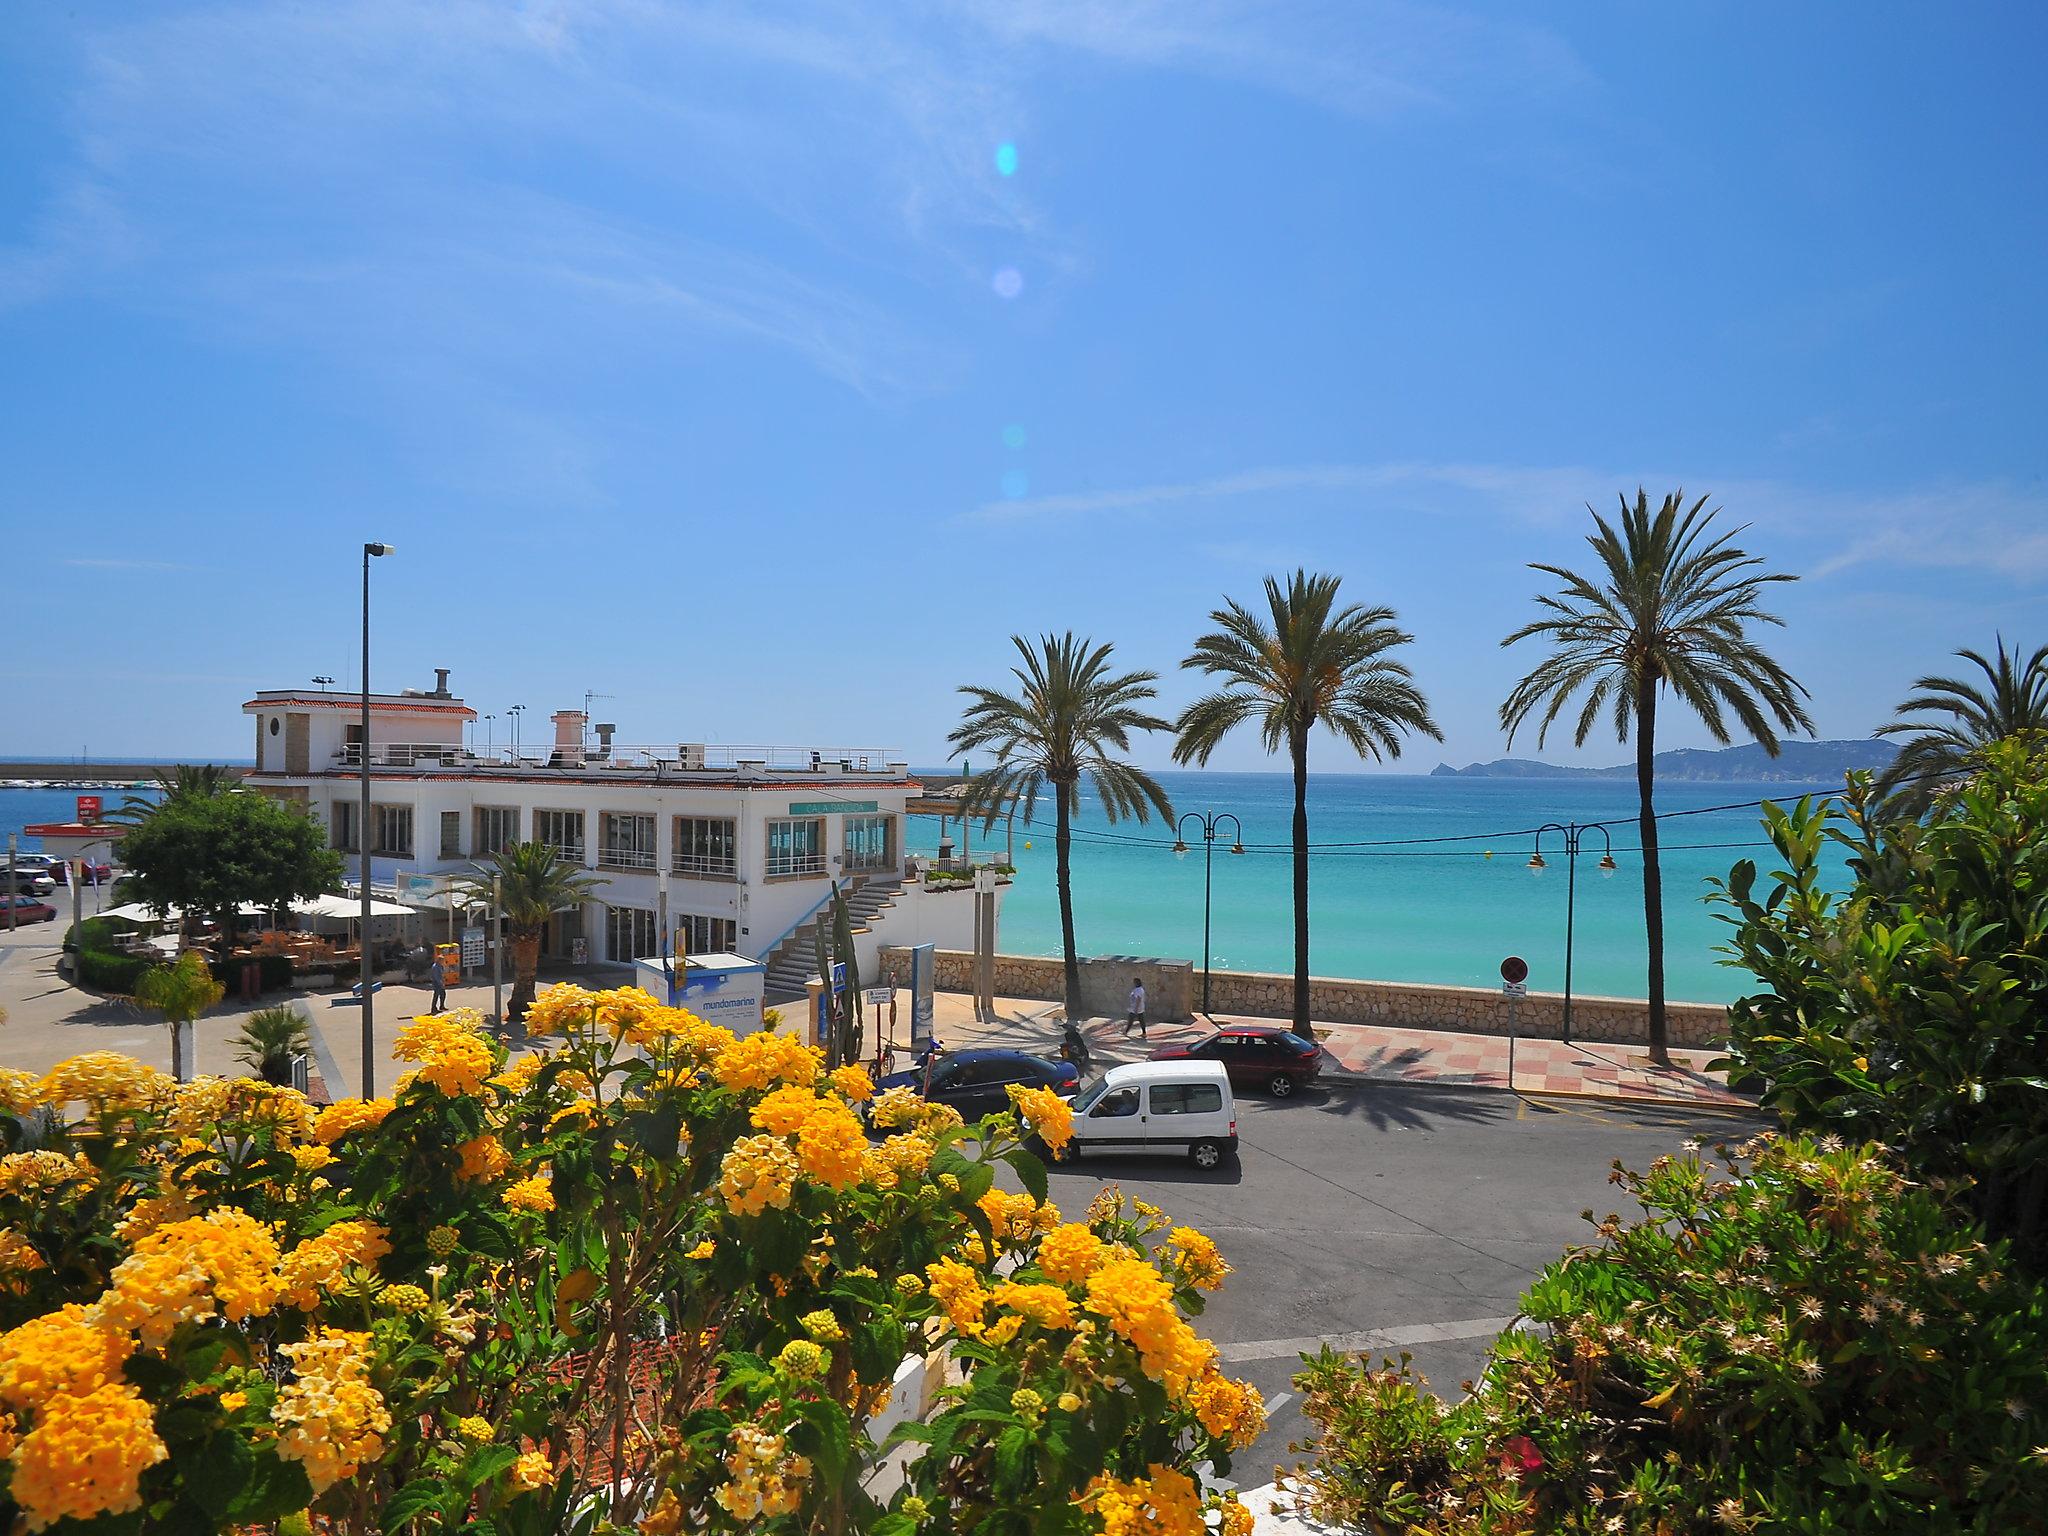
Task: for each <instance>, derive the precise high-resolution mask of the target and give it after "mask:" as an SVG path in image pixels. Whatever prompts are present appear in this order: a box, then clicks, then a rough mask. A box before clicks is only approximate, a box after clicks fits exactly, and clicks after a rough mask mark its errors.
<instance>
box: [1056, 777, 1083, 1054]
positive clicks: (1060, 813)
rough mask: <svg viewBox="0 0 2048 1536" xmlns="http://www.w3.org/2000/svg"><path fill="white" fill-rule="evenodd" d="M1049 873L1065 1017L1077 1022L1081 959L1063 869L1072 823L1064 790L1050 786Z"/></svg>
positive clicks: (1067, 873)
mask: <svg viewBox="0 0 2048 1536" xmlns="http://www.w3.org/2000/svg"><path fill="white" fill-rule="evenodd" d="M1053 803H1054V810H1053V839H1052V847H1053V869H1054V872H1055V879H1054V884H1056V885H1057V886H1058V887H1059V893H1060V944H1061V952H1062V953H1063V954H1064V955H1065V956H1066V960H1067V1017H1068V1018H1070V1019H1073V1020H1075V1021H1076V1022H1079V1020H1080V1018H1081V957H1080V955H1079V954H1078V953H1076V952H1075V949H1074V882H1073V874H1072V871H1071V870H1069V869H1068V867H1067V860H1068V857H1069V855H1070V854H1071V853H1072V852H1073V847H1074V828H1073V822H1072V820H1071V818H1070V817H1069V815H1068V811H1067V786H1066V785H1064V784H1055V785H1053Z"/></svg>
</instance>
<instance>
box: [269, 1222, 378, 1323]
mask: <svg viewBox="0 0 2048 1536" xmlns="http://www.w3.org/2000/svg"><path fill="white" fill-rule="evenodd" d="M390 1251H391V1243H390V1241H389V1238H388V1234H387V1233H386V1232H385V1230H384V1228H382V1227H380V1226H378V1225H377V1224H376V1223H375V1222H373V1221H337V1222H336V1223H335V1224H334V1225H333V1226H331V1227H329V1228H328V1229H327V1230H326V1231H325V1232H322V1233H321V1234H320V1235H319V1236H318V1237H309V1238H307V1239H306V1240H305V1241H304V1242H303V1243H300V1244H299V1245H298V1246H297V1247H296V1248H294V1249H292V1251H291V1252H290V1253H288V1254H286V1255H285V1256H284V1261H283V1263H282V1264H281V1265H280V1266H279V1275H278V1281H279V1284H280V1287H281V1289H282V1293H283V1297H284V1300H285V1301H286V1302H288V1303H290V1304H291V1305H292V1306H294V1307H297V1308H298V1309H299V1310H300V1311H301V1312H312V1311H316V1310H318V1308H319V1307H320V1306H321V1304H322V1303H323V1302H325V1301H326V1299H327V1296H326V1293H327V1292H328V1291H330V1290H332V1289H333V1288H334V1285H335V1283H336V1282H337V1281H339V1280H340V1279H341V1277H342V1274H343V1272H344V1271H345V1270H347V1269H348V1267H349V1266H350V1265H351V1264H361V1265H370V1264H375V1263H376V1262H377V1260H379V1259H381V1258H383V1257H384V1255H385V1254H387V1253H389V1252H390Z"/></svg>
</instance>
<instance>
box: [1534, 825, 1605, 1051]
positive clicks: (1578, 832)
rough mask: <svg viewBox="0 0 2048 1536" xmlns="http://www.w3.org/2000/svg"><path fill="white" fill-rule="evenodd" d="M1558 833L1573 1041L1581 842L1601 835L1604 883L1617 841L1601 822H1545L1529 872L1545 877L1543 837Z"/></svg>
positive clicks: (1567, 1031) (1567, 1033) (1568, 1034)
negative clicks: (1562, 862)
mask: <svg viewBox="0 0 2048 1536" xmlns="http://www.w3.org/2000/svg"><path fill="white" fill-rule="evenodd" d="M1546 832H1558V833H1562V834H1563V836H1564V856H1565V877H1564V878H1565V883H1564V1038H1565V1040H1566V1042H1567V1043H1569V1042H1570V1040H1571V1038H1572V920H1573V918H1574V916H1575V915H1576V913H1577V909H1578V896H1579V842H1580V840H1581V839H1582V838H1584V837H1585V835H1586V834H1587V833H1589V832H1598V833H1599V834H1600V865H1599V868H1600V877H1601V878H1602V879H1603V880H1604V879H1606V878H1607V877H1608V876H1610V875H1612V874H1613V873H1614V870H1615V863H1614V840H1613V839H1612V838H1610V837H1609V836H1608V835H1607V829H1606V828H1605V827H1603V826H1601V825H1599V824H1598V823H1597V822H1596V823H1594V824H1592V825H1590V826H1581V825H1580V824H1579V823H1578V822H1576V821H1550V822H1545V823H1544V824H1543V825H1542V826H1540V827H1538V828H1537V829H1536V851H1535V852H1534V853H1532V854H1531V855H1530V856H1529V873H1530V874H1532V875H1541V874H1542V873H1543V870H1544V863H1543V834H1544V833H1546Z"/></svg>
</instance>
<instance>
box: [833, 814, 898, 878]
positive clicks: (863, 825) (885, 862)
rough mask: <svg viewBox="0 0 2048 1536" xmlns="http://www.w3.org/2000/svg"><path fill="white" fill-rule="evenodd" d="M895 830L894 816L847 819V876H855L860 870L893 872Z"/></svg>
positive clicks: (894, 864)
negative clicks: (886, 870) (888, 870)
mask: <svg viewBox="0 0 2048 1536" xmlns="http://www.w3.org/2000/svg"><path fill="white" fill-rule="evenodd" d="M895 826H896V818H895V817H894V816H849V817H847V818H846V862H845V869H846V872H847V873H848V874H854V873H856V872H858V871H861V870H876V869H894V868H895V867H896V832H895Z"/></svg>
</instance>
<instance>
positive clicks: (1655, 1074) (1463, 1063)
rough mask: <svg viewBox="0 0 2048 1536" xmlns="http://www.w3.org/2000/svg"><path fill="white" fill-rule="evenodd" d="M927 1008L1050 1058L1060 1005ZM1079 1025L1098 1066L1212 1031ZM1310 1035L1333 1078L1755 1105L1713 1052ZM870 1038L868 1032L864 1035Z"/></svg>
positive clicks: (1013, 1002)
mask: <svg viewBox="0 0 2048 1536" xmlns="http://www.w3.org/2000/svg"><path fill="white" fill-rule="evenodd" d="M933 1011H934V1028H935V1029H936V1031H937V1033H938V1037H939V1039H940V1040H941V1041H942V1042H943V1043H944V1044H945V1045H946V1046H947V1047H948V1048H950V1049H954V1050H961V1049H966V1048H969V1047H973V1046H1008V1047H1011V1048H1014V1049H1017V1050H1028V1051H1034V1052H1037V1053H1039V1054H1041V1055H1051V1054H1052V1053H1053V1052H1054V1051H1056V1050H1057V1049H1058V1047H1059V1040H1060V1030H1059V1025H1058V1023H1057V1020H1058V1019H1059V1018H1060V1016H1061V1014H1062V1012H1063V1010H1062V1009H1061V1008H1060V1006H1059V1005H1058V1004H1057V1003H1047V1002H1041V1001H1035V1000H1026V999H1017V998H998V999H997V1000H996V1012H997V1014H998V1016H999V1018H998V1021H997V1022H996V1023H993V1024H989V1023H979V1022H977V1021H976V1020H975V1018H974V1010H973V1004H972V1000H971V999H970V998H969V997H968V996H967V995H966V994H964V993H953V992H941V993H939V994H938V995H937V997H936V998H935V1000H934V1010H933ZM1215 1020H1216V1022H1217V1023H1218V1024H1225V1023H1240V1022H1241V1023H1252V1024H1271V1023H1273V1022H1275V1021H1274V1020H1271V1019H1251V1018H1242V1019H1240V1018H1236V1017H1234V1016H1232V1015H1229V1014H1222V1013H1219V1014H1217V1015H1215ZM1081 1028H1082V1034H1083V1035H1084V1037H1085V1038H1086V1039H1087V1041H1088V1049H1089V1051H1090V1053H1091V1054H1092V1055H1093V1056H1094V1058H1095V1062H1096V1064H1097V1065H1098V1066H1107V1065H1110V1064H1112V1063H1117V1062H1125V1061H1137V1060H1140V1059H1142V1058H1143V1057H1144V1055H1145V1054H1146V1052H1148V1051H1149V1050H1151V1049H1152V1048H1153V1047H1155V1046H1160V1045H1167V1044H1175V1043H1179V1042H1183V1041H1188V1040H1198V1039H1200V1038H1202V1037H1203V1036H1205V1035H1207V1034H1208V1033H1209V1032H1210V1026H1209V1024H1208V1023H1206V1022H1204V1021H1203V1020H1201V1019H1197V1020H1196V1021H1195V1022H1193V1023H1190V1024H1157V1025H1154V1026H1152V1028H1151V1029H1150V1031H1149V1032H1148V1035H1147V1038H1145V1039H1144V1040H1142V1041H1141V1040H1139V1039H1138V1038H1137V1037H1136V1036H1131V1037H1129V1038H1126V1037H1125V1036H1124V1034H1123V1021H1122V1020H1121V1019H1089V1020H1086V1021H1084V1022H1083V1024H1082V1026H1081ZM1316 1034H1317V1036H1318V1038H1319V1039H1321V1041H1322V1043H1323V1046H1324V1048H1325V1049H1326V1050H1327V1051H1328V1052H1329V1053H1330V1061H1329V1063H1328V1065H1327V1066H1326V1067H1325V1069H1324V1070H1325V1074H1326V1075H1327V1076H1330V1077H1341V1078H1348V1079H1358V1080H1363V1081H1367V1082H1393V1083H1422V1084H1440V1085H1446V1086H1454V1087H1465V1088H1498V1089H1508V1088H1512V1089H1513V1090H1514V1091H1516V1092H1519V1093H1531V1094H1575V1095H1587V1096H1591V1097H1597V1098H1612V1099H1647V1100H1653V1101H1656V1102H1661V1103H1670V1104H1676V1105H1686V1106H1690V1107H1711V1108H1726V1109H1752V1108H1754V1107H1755V1106H1754V1101H1752V1100H1750V1099H1748V1098H1746V1097H1744V1096H1743V1095H1741V1094H1737V1093H1734V1092H1732V1091H1731V1090H1730V1089H1729V1087H1728V1085H1727V1083H1726V1082H1724V1081H1723V1080H1722V1079H1721V1077H1720V1076H1719V1075H1718V1074H1715V1073H1710V1072H1708V1071H1707V1063H1708V1062H1709V1061H1711V1060H1713V1058H1714V1056H1715V1055H1716V1054H1717V1053H1716V1052H1713V1051H1702V1050H1682V1049H1675V1050H1673V1051H1672V1053H1671V1058H1672V1065H1671V1067H1669V1068H1668V1069H1667V1068H1660V1067H1655V1066H1652V1065H1651V1064H1650V1059H1649V1053H1648V1051H1647V1050H1646V1049H1645V1048H1644V1047H1642V1046H1640V1045H1607V1044H1600V1043H1592V1044H1580V1043H1577V1042H1574V1043H1572V1044H1569V1045H1567V1044H1565V1043H1564V1042H1563V1041H1559V1040H1531V1039H1523V1040H1517V1041H1514V1042H1510V1041H1509V1040H1507V1039H1506V1038H1504V1037H1502V1036H1498V1035H1468V1034H1454V1033H1451V1032H1448V1031H1439V1030H1425V1029H1391V1028H1381V1027H1378V1026H1374V1025H1364V1024H1318V1025H1317V1026H1316ZM908 1035H909V1029H908V1025H907V1023H904V1022H901V1021H900V1020H899V1023H898V1025H897V1028H896V1040H897V1043H898V1045H899V1047H900V1046H901V1045H902V1043H903V1042H904V1041H905V1040H907V1039H908ZM873 1038H874V1036H873V1034H872V1033H870V1035H869V1039H870V1040H872V1039H873ZM1510 1072H1512V1081H1511V1080H1510Z"/></svg>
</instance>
